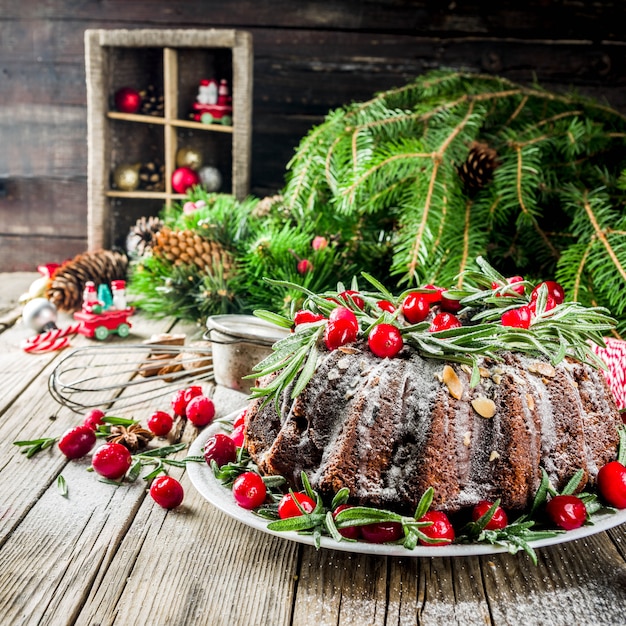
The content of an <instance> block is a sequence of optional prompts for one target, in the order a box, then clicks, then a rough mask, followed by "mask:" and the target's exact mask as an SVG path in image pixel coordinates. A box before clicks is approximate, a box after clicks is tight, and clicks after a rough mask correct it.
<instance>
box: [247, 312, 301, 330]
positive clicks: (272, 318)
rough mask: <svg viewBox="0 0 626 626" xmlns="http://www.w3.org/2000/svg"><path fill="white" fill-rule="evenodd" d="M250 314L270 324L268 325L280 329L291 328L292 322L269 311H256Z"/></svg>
mask: <svg viewBox="0 0 626 626" xmlns="http://www.w3.org/2000/svg"><path fill="white" fill-rule="evenodd" d="M252 313H253V314H254V315H256V316H257V317H258V318H259V319H262V320H265V321H266V322H270V324H276V326H280V327H281V328H291V327H292V326H293V322H292V321H291V320H290V319H289V318H288V317H285V316H284V315H279V314H278V313H272V312H271V311H265V310H257V311H253V312H252Z"/></svg>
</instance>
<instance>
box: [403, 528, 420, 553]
mask: <svg viewBox="0 0 626 626" xmlns="http://www.w3.org/2000/svg"><path fill="white" fill-rule="evenodd" d="M419 539H420V537H419V535H418V533H417V532H416V531H415V530H413V529H412V528H409V529H408V531H405V536H404V541H403V542H402V545H403V546H404V547H405V548H406V549H407V550H414V549H415V546H416V545H417V542H418V541H419Z"/></svg>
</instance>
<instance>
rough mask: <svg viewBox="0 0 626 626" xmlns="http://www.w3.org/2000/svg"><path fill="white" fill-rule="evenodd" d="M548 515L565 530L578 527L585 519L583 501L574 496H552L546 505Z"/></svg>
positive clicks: (585, 513) (585, 511)
mask: <svg viewBox="0 0 626 626" xmlns="http://www.w3.org/2000/svg"><path fill="white" fill-rule="evenodd" d="M546 513H547V514H548V517H549V518H550V519H551V520H552V521H553V522H554V524H556V526H558V527H559V528H563V529H565V530H573V529H574V528H580V527H581V526H582V525H583V524H584V523H585V520H586V519H587V509H586V508H585V503H584V502H583V501H582V500H581V499H580V498H577V497H576V496H569V495H566V496H554V497H553V498H552V500H550V502H548V504H547V505H546Z"/></svg>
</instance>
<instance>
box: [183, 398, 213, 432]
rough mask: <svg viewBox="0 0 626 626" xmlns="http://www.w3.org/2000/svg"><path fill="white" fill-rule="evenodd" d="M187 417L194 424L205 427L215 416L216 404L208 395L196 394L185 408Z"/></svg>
mask: <svg viewBox="0 0 626 626" xmlns="http://www.w3.org/2000/svg"><path fill="white" fill-rule="evenodd" d="M185 411H186V413H187V419H188V420H189V421H190V422H191V423H192V424H194V426H199V427H203V426H206V425H207V424H210V423H211V422H212V421H213V418H214V417H215V404H213V400H211V398H207V396H196V397H195V398H192V399H191V400H190V401H189V404H188V405H187V407H186V408H185Z"/></svg>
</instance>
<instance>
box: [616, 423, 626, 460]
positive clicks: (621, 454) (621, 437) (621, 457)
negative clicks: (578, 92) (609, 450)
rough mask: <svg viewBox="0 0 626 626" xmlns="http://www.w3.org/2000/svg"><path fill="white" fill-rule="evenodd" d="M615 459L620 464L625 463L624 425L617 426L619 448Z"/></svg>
mask: <svg viewBox="0 0 626 626" xmlns="http://www.w3.org/2000/svg"><path fill="white" fill-rule="evenodd" d="M617 460H618V461H619V462H620V463H621V464H622V465H626V426H620V428H619V448H618V454H617Z"/></svg>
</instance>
